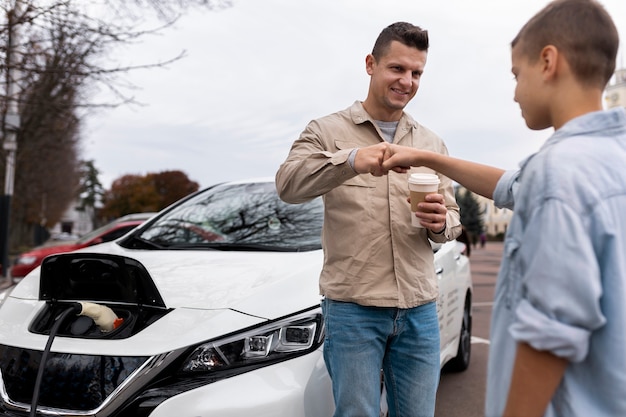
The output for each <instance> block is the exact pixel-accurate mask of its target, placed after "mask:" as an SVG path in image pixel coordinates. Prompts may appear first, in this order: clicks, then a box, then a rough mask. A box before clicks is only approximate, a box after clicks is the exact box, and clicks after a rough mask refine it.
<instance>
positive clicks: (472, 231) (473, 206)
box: [455, 187, 485, 242]
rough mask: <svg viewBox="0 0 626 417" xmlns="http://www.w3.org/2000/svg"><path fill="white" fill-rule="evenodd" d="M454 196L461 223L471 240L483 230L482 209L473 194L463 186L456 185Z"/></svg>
mask: <svg viewBox="0 0 626 417" xmlns="http://www.w3.org/2000/svg"><path fill="white" fill-rule="evenodd" d="M455 197H456V201H457V204H458V205H459V209H460V213H461V224H462V225H463V226H465V229H466V230H467V232H468V233H469V235H470V239H471V240H472V242H475V239H476V238H477V237H478V236H479V235H480V234H481V233H483V232H484V230H485V225H484V221H483V210H482V208H481V207H480V204H479V203H478V200H477V199H476V197H475V196H474V194H473V193H472V192H470V191H468V190H467V189H465V188H463V187H457V189H456V190H455Z"/></svg>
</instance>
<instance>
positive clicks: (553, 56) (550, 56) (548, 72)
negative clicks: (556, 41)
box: [540, 45, 560, 80]
mask: <svg viewBox="0 0 626 417" xmlns="http://www.w3.org/2000/svg"><path fill="white" fill-rule="evenodd" d="M559 55H560V54H559V50H558V49H557V48H556V47H555V46H554V45H547V46H545V47H544V48H543V49H542V50H541V56H540V60H541V68H542V71H543V75H544V78H545V79H546V80H548V79H551V78H554V77H555V76H556V75H557V71H558V70H559Z"/></svg>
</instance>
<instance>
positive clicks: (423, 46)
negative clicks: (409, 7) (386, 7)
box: [372, 22, 428, 61]
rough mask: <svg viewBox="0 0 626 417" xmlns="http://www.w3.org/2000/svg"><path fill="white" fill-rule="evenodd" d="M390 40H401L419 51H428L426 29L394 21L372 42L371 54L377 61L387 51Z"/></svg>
mask: <svg viewBox="0 0 626 417" xmlns="http://www.w3.org/2000/svg"><path fill="white" fill-rule="evenodd" d="M392 41H398V42H401V43H402V44H404V45H406V46H410V47H412V48H417V49H419V50H420V51H428V31H427V30H424V29H422V28H420V27H419V26H415V25H412V24H411V23H407V22H396V23H392V24H391V25H389V26H387V27H386V28H385V29H383V31H382V32H380V35H378V38H377V39H376V42H375V43H374V49H372V55H373V56H374V58H375V59H376V60H377V61H378V60H379V59H380V58H381V57H382V56H383V55H385V54H386V53H387V49H389V45H390V44H391V42H392Z"/></svg>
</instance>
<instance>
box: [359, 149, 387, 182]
mask: <svg viewBox="0 0 626 417" xmlns="http://www.w3.org/2000/svg"><path fill="white" fill-rule="evenodd" d="M388 147H389V144H388V143H386V142H385V143H379V144H377V145H371V146H366V147H365V148H360V149H359V150H358V151H357V152H356V156H355V157H354V170H355V171H356V172H358V173H359V174H368V173H369V174H372V175H373V176H375V177H382V176H383V175H384V174H386V173H387V171H385V170H384V169H383V161H384V158H385V152H386V150H387V148H388Z"/></svg>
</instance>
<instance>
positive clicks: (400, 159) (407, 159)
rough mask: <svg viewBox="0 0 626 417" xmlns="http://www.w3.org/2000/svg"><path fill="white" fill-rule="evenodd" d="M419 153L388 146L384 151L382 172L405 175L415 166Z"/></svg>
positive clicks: (405, 148)
mask: <svg viewBox="0 0 626 417" xmlns="http://www.w3.org/2000/svg"><path fill="white" fill-rule="evenodd" d="M415 152H419V151H418V150H417V149H415V148H409V147H407V146H400V145H393V144H390V145H389V146H388V147H387V149H386V150H385V155H384V161H383V164H382V169H383V171H384V172H389V171H395V172H399V173H405V172H407V171H408V170H409V168H411V166H417V162H419V161H418V159H419V158H418V155H416V154H415Z"/></svg>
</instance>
